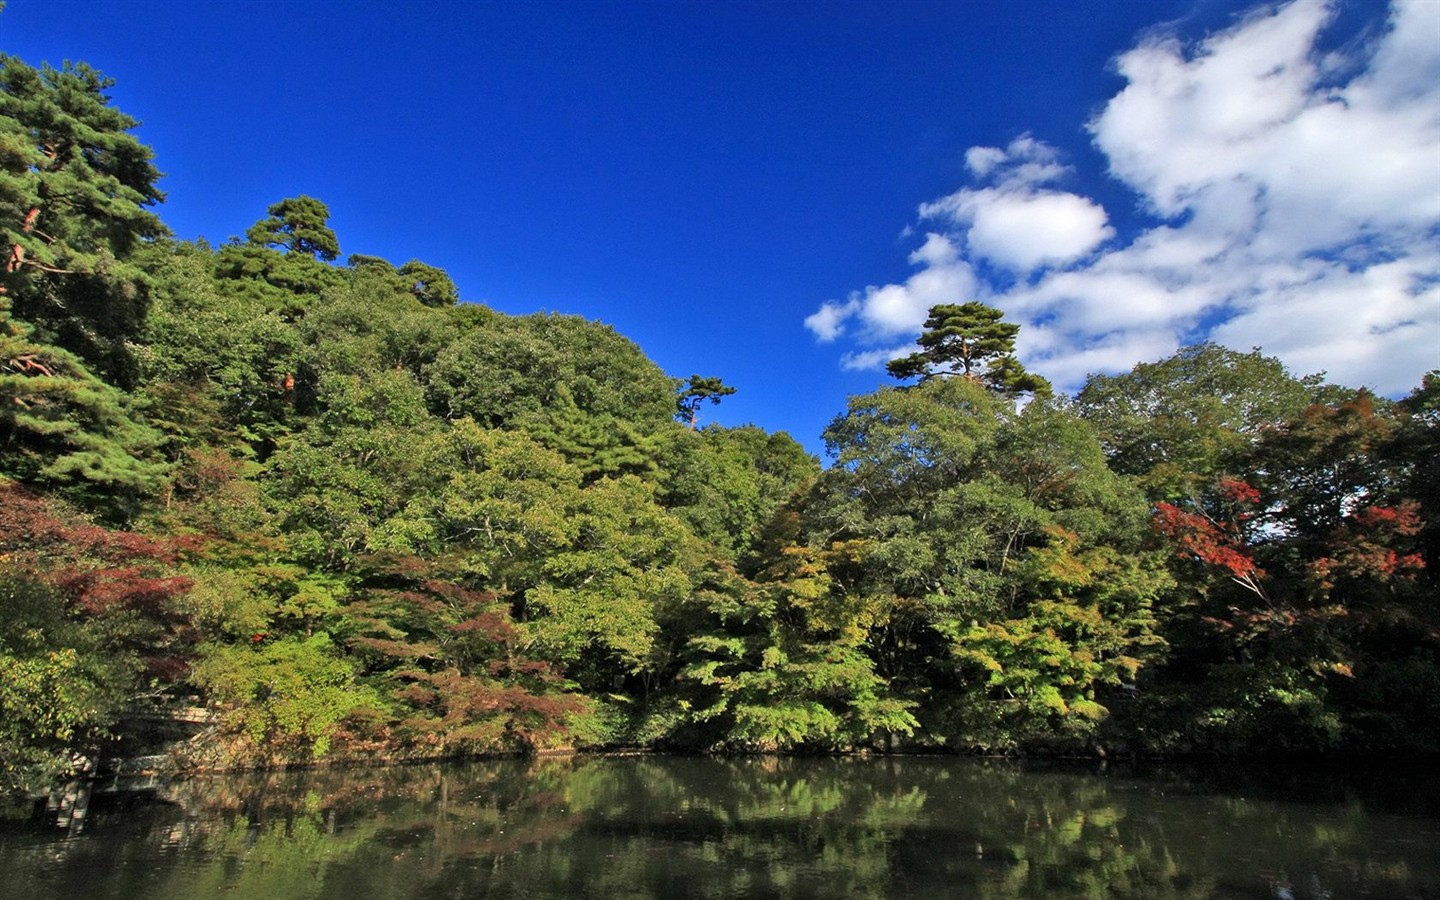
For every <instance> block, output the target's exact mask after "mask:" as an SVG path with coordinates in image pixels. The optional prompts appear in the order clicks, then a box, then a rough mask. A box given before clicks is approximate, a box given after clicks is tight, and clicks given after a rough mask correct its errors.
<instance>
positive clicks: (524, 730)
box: [346, 559, 588, 755]
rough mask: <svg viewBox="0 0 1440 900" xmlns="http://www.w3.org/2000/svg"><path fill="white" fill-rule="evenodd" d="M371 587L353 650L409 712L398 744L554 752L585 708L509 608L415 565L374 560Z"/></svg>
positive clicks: (356, 620) (399, 724)
mask: <svg viewBox="0 0 1440 900" xmlns="http://www.w3.org/2000/svg"><path fill="white" fill-rule="evenodd" d="M369 562H370V563H371V564H372V565H374V566H376V568H374V569H372V570H371V572H370V573H369V576H368V580H369V581H370V582H371V584H372V585H373V587H372V588H371V589H370V590H368V591H366V592H364V594H363V595H362V597H361V599H358V600H356V601H354V602H352V603H351V604H349V605H348V606H347V608H346V620H347V622H348V627H349V629H350V630H351V632H352V636H351V637H350V646H351V648H352V650H353V651H354V652H356V653H357V654H359V655H360V657H361V658H362V659H363V660H364V661H365V665H366V666H367V669H368V677H369V678H370V679H371V680H373V681H376V682H380V683H383V684H384V686H385V687H387V688H388V690H389V692H390V693H391V696H393V697H395V698H396V699H397V700H399V701H400V703H401V704H402V707H403V710H404V711H403V713H402V714H401V715H400V716H399V717H398V718H397V719H396V720H395V721H394V722H392V723H391V725H390V727H391V728H392V729H393V731H394V734H395V736H396V737H399V738H400V739H401V740H402V741H404V742H405V743H407V744H408V745H410V746H411V747H412V748H413V749H414V750H416V751H418V752H421V753H424V754H426V755H453V754H457V753H481V752H495V751H507V752H514V751H531V750H535V749H538V748H543V747H546V746H550V745H554V744H556V743H557V742H559V741H561V740H563V739H564V738H565V737H566V735H567V734H568V733H569V730H570V727H571V724H572V722H573V721H574V720H575V719H576V717H577V716H580V715H581V714H582V713H584V712H585V710H586V709H587V707H588V704H587V703H586V702H585V701H584V699H583V698H582V697H580V696H578V695H576V694H571V693H567V692H566V690H565V687H566V686H565V683H564V681H563V679H562V677H561V675H560V674H559V673H558V672H557V671H556V670H555V669H554V668H553V667H552V666H551V665H550V664H549V663H546V662H542V661H539V660H536V659H533V658H530V657H529V656H528V655H527V654H526V652H525V647H524V640H523V635H522V634H521V632H520V631H519V629H517V628H516V626H515V622H514V621H513V619H512V618H511V612H510V609H509V605H508V604H507V603H505V602H503V601H502V600H500V599H499V598H498V597H497V596H496V595H495V594H494V593H492V592H488V591H477V590H472V589H468V588H465V587H463V586H460V585H457V584H454V583H451V582H449V581H446V580H444V579H443V578H441V577H439V576H438V573H436V572H435V571H433V569H431V567H429V566H427V565H425V564H424V563H423V562H421V561H419V560H415V559H400V560H395V559H391V560H376V559H371V560H370V561H369Z"/></svg>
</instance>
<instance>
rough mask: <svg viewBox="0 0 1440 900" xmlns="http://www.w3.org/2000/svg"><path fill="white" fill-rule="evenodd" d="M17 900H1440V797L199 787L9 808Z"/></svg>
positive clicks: (815, 773)
mask: <svg viewBox="0 0 1440 900" xmlns="http://www.w3.org/2000/svg"><path fill="white" fill-rule="evenodd" d="M122 786H123V785H122ZM109 787H112V786H110V785H102V788H106V789H108V788H109ZM0 897H5V898H17V900H20V898H24V900H30V898H36V900H50V898H65V900H84V898H116V900H120V898H124V900H133V898H145V900H167V898H174V900H181V898H183V900H190V898H205V900H210V898H231V900H252V898H253V900H299V898H306V900H309V898H345V900H372V898H373V900H402V898H407V900H408V898H415V900H420V898H426V900H434V898H466V900H470V898H508V897H516V898H519V897H526V898H542V897H553V898H575V897H597V898H600V897H603V898H610V897H619V898H650V897H654V898H678V897H696V898H729V897H736V898H741V897H776V898H781V897H816V898H827V900H828V898H844V897H877V898H878V897H886V898H890V897H983V898H1009V897H1062V898H1101V897H1134V898H1146V900H1160V898H1212V897H1213V898H1227V900H1228V898H1248V897H1255V898H1293V900H1302V898H1314V900H1321V898H1326V900H1339V898H1350V897H1377V898H1405V897H1440V778H1437V777H1436V776H1435V775H1434V774H1432V771H1431V769H1430V768H1429V767H1423V766H1415V767H1405V766H1397V765H1395V764H1392V763H1388V762H1382V763H1378V764H1376V765H1374V766H1366V767H1363V768H1360V767H1351V768H1349V769H1342V768H1333V767H1332V768H1316V767H1306V766H1293V765H1291V766H1273V767H1256V766H1240V765H1235V764H1215V765H1207V766H1199V765H1196V766H1186V767H1163V768H1149V769H1137V768H1134V767H1128V766H1114V765H1112V766H1108V767H1101V766H1096V765H1068V764H1058V763H1054V764H1039V763H1034V762H1031V763H1021V762H1016V761H1009V760H978V759H956V758H941V757H877V758H791V757H745V758H730V759H714V758H687V757H664V756H624V757H595V756H581V757H557V758H542V759H535V760H492V761H482V762H471V763H454V764H443V765H420V766H403V767H388V768H365V769H356V768H351V769H341V768H329V769H315V770H308V771H298V772H288V773H264V774H249V775H241V776H226V777H206V778H191V779H186V780H183V781H178V782H175V783H169V784H162V785H151V786H149V787H147V788H146V789H145V790H140V791H122V792H107V790H97V791H96V793H95V794H94V795H93V797H92V799H91V803H90V807H89V812H88V815H87V816H86V817H85V818H84V820H83V822H81V823H76V824H75V825H73V826H72V827H69V828H62V827H58V826H57V825H56V824H55V818H54V816H53V814H52V815H50V816H49V817H48V818H47V817H46V816H45V815H44V814H43V811H35V810H32V809H31V808H28V807H27V808H24V809H20V808H15V809H12V810H10V812H9V813H7V814H6V815H5V816H4V817H3V818H0Z"/></svg>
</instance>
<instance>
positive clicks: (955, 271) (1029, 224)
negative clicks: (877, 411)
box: [806, 0, 1440, 394]
mask: <svg viewBox="0 0 1440 900" xmlns="http://www.w3.org/2000/svg"><path fill="white" fill-rule="evenodd" d="M1331 16H1332V10H1331V8H1330V7H1329V6H1328V5H1327V4H1325V3H1320V2H1308V0H1304V2H1293V3H1290V4H1288V5H1285V6H1280V7H1278V8H1271V7H1267V8H1265V9H1262V10H1258V11H1256V12H1255V13H1253V14H1252V15H1250V16H1248V17H1246V18H1245V19H1243V20H1242V21H1241V22H1240V23H1239V24H1237V25H1235V26H1234V27H1233V28H1230V29H1228V30H1226V31H1223V32H1220V33H1217V34H1214V35H1211V36H1209V37H1207V38H1206V39H1204V40H1203V41H1201V42H1199V43H1198V44H1193V45H1187V44H1184V43H1182V42H1181V41H1179V40H1178V39H1176V38H1174V37H1166V36H1162V35H1153V36H1151V37H1148V38H1146V39H1145V40H1143V41H1142V42H1141V43H1140V44H1138V45H1137V46H1135V47H1134V48H1132V49H1130V50H1129V51H1127V52H1125V53H1123V54H1121V55H1120V56H1119V57H1118V58H1117V60H1116V67H1117V70H1118V71H1119V72H1120V74H1121V75H1123V76H1124V78H1125V79H1126V81H1127V84H1126V87H1125V88H1124V89H1123V90H1121V91H1120V92H1119V93H1118V94H1117V95H1116V96H1114V97H1112V98H1111V99H1110V100H1109V101H1108V102H1107V103H1106V104H1104V106H1103V107H1102V108H1101V109H1100V111H1099V112H1098V113H1097V114H1096V115H1095V117H1094V119H1093V120H1092V121H1091V123H1090V126H1089V130H1090V137H1091V139H1092V140H1093V142H1094V145H1095V146H1096V148H1098V149H1099V150H1100V151H1101V152H1102V153H1103V154H1104V156H1105V158H1106V160H1107V161H1108V165H1109V174H1110V176H1112V177H1113V178H1115V179H1118V180H1119V181H1120V182H1122V183H1123V184H1124V185H1125V186H1127V187H1128V188H1130V189H1131V190H1132V191H1133V192H1134V193H1135V194H1136V195H1137V196H1138V197H1139V198H1140V200H1141V204H1142V206H1143V208H1144V209H1145V210H1146V211H1147V212H1148V214H1149V215H1150V223H1149V225H1148V226H1143V227H1141V228H1139V229H1137V230H1131V231H1130V233H1127V234H1124V235H1117V232H1116V229H1115V228H1114V227H1113V226H1112V224H1111V223H1110V222H1109V220H1108V217H1107V214H1106V211H1105V210H1104V209H1103V208H1102V206H1101V205H1100V204H1099V203H1097V202H1096V201H1094V200H1093V199H1091V198H1089V197H1087V196H1084V195H1083V194H1082V193H1075V192H1073V189H1067V187H1071V183H1073V182H1074V181H1075V180H1076V178H1077V176H1076V173H1074V172H1071V171H1069V170H1068V169H1067V167H1066V166H1065V165H1064V163H1063V161H1062V160H1061V158H1060V154H1059V153H1057V151H1056V150H1055V149H1054V148H1053V147H1051V146H1049V145H1047V144H1045V143H1044V142H1043V141H1041V140H1038V139H1036V138H1034V137H1030V136H1026V137H1023V138H1020V139H1019V140H1016V141H1014V142H1012V143H1010V144H1009V145H1008V146H1006V147H1003V148H1001V147H975V148H972V149H971V150H970V151H969V152H968V153H967V154H966V163H967V166H968V169H969V173H970V176H971V179H972V183H971V184H969V185H967V186H965V187H963V188H961V189H960V190H958V191H956V192H955V193H953V194H950V195H948V196H946V197H941V198H939V199H936V200H934V201H932V202H929V203H925V204H923V205H922V206H921V207H920V209H919V219H920V221H921V222H922V223H923V224H924V226H925V227H926V228H927V229H928V231H927V233H926V236H925V239H924V242H923V244H922V245H921V246H920V247H919V248H918V249H916V250H915V252H914V253H913V254H912V255H911V262H912V264H914V265H915V266H916V271H915V272H914V274H913V275H912V276H911V277H910V278H909V279H907V280H906V281H904V282H903V283H900V284H888V285H883V286H879V287H874V286H872V287H867V288H865V289H864V290H862V291H857V292H855V293H854V294H852V295H851V296H850V297H848V298H846V299H845V300H844V301H832V302H830V303H826V304H824V305H823V306H822V307H821V309H820V310H819V311H817V312H816V313H815V314H814V315H812V316H811V317H810V318H809V319H807V320H806V325H807V326H808V327H809V328H810V329H811V330H812V331H814V332H815V334H816V335H817V336H818V337H819V338H820V339H822V340H837V339H840V338H841V337H842V336H843V337H845V339H846V340H847V341H850V342H853V343H854V344H855V346H854V347H851V348H849V349H848V350H847V351H846V353H845V355H844V356H843V358H842V364H843V365H845V366H847V367H857V366H864V365H880V364H883V362H884V361H885V360H886V359H888V358H890V357H892V356H894V355H898V354H899V353H902V352H907V350H908V347H907V346H906V345H903V344H902V342H901V340H899V339H900V338H903V337H910V338H913V336H914V335H915V334H917V333H918V332H919V329H920V327H921V325H922V323H923V322H924V319H925V315H926V311H927V310H928V308H929V307H930V306H931V305H933V304H935V303H941V302H963V301H964V300H967V299H979V300H982V301H984V302H987V303H990V304H992V305H995V306H998V307H1000V308H1001V309H1003V310H1005V312H1006V313H1007V315H1008V316H1009V318H1010V319H1011V320H1013V321H1016V322H1020V323H1021V324H1023V325H1025V328H1023V329H1022V332H1021V345H1020V348H1019V349H1020V351H1021V355H1022V358H1023V359H1024V360H1025V362H1026V363H1027V365H1029V366H1030V367H1031V368H1033V369H1035V370H1037V371H1039V372H1041V373H1042V374H1045V375H1046V376H1048V377H1050V378H1051V379H1052V380H1053V381H1055V382H1056V384H1057V385H1059V386H1063V387H1066V388H1071V389H1073V388H1075V387H1078V385H1079V384H1080V383H1082V382H1083V380H1084V378H1085V375H1086V374H1087V373H1089V372H1095V371H1115V370H1123V369H1127V368H1129V367H1130V366H1132V365H1134V364H1135V363H1136V362H1140V361H1144V360H1152V359H1156V358H1159V357H1162V356H1165V355H1166V354H1168V353H1171V352H1173V351H1174V350H1175V349H1176V348H1177V347H1179V346H1180V345H1181V344H1184V343H1189V342H1193V341H1196V340H1200V339H1205V338H1210V339H1214V340H1217V341H1220V342H1222V343H1225V344H1228V345H1230V346H1234V347H1237V348H1240V349H1249V348H1250V347H1252V346H1259V347H1261V348H1262V349H1264V350H1265V351H1266V352H1267V353H1272V354H1275V355H1278V356H1280V357H1281V358H1282V359H1284V360H1285V361H1286V363H1287V364H1288V365H1289V366H1290V367H1291V369H1292V370H1293V371H1296V372H1297V373H1308V372H1315V371H1321V370H1324V371H1327V372H1328V373H1329V376H1330V378H1332V379H1333V380H1335V381H1338V382H1341V383H1344V384H1351V385H1368V386H1370V387H1372V388H1375V389H1376V390H1378V391H1381V392H1382V393H1390V394H1395V393H1399V392H1403V391H1405V390H1406V389H1408V388H1410V387H1412V386H1414V385H1415V384H1417V383H1418V382H1419V379H1420V376H1421V374H1422V373H1423V372H1425V371H1427V370H1429V369H1432V368H1436V367H1437V366H1440V352H1437V350H1436V348H1437V347H1440V3H1436V2H1431V0H1401V2H1397V3H1396V4H1395V5H1394V7H1393V8H1392V9H1391V10H1390V17H1389V21H1388V26H1387V27H1386V28H1385V29H1384V31H1383V32H1382V33H1381V34H1379V35H1378V36H1377V37H1376V38H1375V39H1374V40H1372V41H1370V42H1369V43H1368V44H1361V43H1359V42H1353V41H1352V42H1350V43H1349V44H1347V45H1346V46H1347V47H1348V49H1347V50H1345V51H1343V52H1339V51H1337V52H1328V53H1327V52H1322V51H1321V50H1320V49H1318V45H1319V43H1320V39H1321V37H1322V35H1323V34H1324V29H1325V28H1326V26H1327V25H1328V24H1329V23H1330V21H1331Z"/></svg>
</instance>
